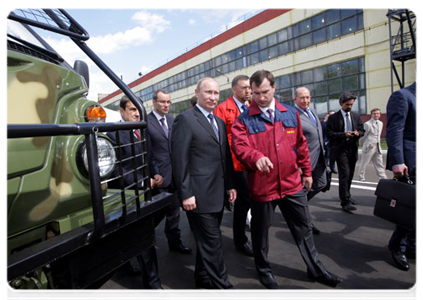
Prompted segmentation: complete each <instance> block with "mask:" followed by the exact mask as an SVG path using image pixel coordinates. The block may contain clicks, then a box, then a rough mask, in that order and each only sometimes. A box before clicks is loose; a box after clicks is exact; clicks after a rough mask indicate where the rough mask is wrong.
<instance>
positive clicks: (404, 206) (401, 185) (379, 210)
mask: <svg viewBox="0 0 423 300" xmlns="http://www.w3.org/2000/svg"><path fill="white" fill-rule="evenodd" d="M375 194H376V196H377V198H376V203H375V208H374V211H373V214H374V215H375V216H377V217H379V218H382V219H384V220H387V221H389V222H392V223H394V224H396V225H398V226H401V227H403V228H405V229H408V230H414V229H415V228H416V186H415V185H414V184H413V182H412V181H411V180H409V178H408V179H407V182H403V181H398V180H396V179H381V180H380V181H379V183H378V185H377V188H376V192H375Z"/></svg>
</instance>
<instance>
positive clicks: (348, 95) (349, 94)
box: [339, 92, 357, 104]
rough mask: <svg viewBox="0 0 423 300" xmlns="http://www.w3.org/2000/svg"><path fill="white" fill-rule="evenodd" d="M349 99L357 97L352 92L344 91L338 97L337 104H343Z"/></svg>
mask: <svg viewBox="0 0 423 300" xmlns="http://www.w3.org/2000/svg"><path fill="white" fill-rule="evenodd" d="M351 99H354V100H355V99H357V97H356V96H355V95H354V93H353V92H344V93H342V94H341V96H340V97H339V104H344V103H345V102H347V101H350V100H351Z"/></svg>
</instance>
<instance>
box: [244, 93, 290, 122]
mask: <svg viewBox="0 0 423 300" xmlns="http://www.w3.org/2000/svg"><path fill="white" fill-rule="evenodd" d="M272 103H273V109H274V111H276V110H279V111H280V112H284V111H287V110H288V109H287V108H286V107H284V106H283V105H282V104H281V103H279V102H278V101H276V100H275V99H274V98H273V101H272ZM249 108H250V111H249V113H248V115H249V116H253V115H260V114H261V113H262V112H263V111H264V112H266V111H267V109H269V108H272V107H270V106H269V107H265V108H263V110H262V108H261V107H259V106H258V105H257V103H256V102H255V101H253V102H251V105H250V106H249ZM275 120H276V119H275Z"/></svg>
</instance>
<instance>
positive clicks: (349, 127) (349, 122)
mask: <svg viewBox="0 0 423 300" xmlns="http://www.w3.org/2000/svg"><path fill="white" fill-rule="evenodd" d="M345 118H346V119H347V131H352V130H353V128H352V124H351V120H350V117H349V113H346V114H345Z"/></svg>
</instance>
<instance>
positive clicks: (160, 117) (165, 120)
mask: <svg viewBox="0 0 423 300" xmlns="http://www.w3.org/2000/svg"><path fill="white" fill-rule="evenodd" d="M152 112H153V115H154V116H155V117H156V118H157V121H159V124H160V125H162V122H161V121H160V120H161V119H162V118H164V123H165V124H166V127H167V128H169V126H168V124H167V119H166V115H165V116H163V117H162V116H161V115H159V114H158V113H156V112H155V111H154V110H153V111H152Z"/></svg>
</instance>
